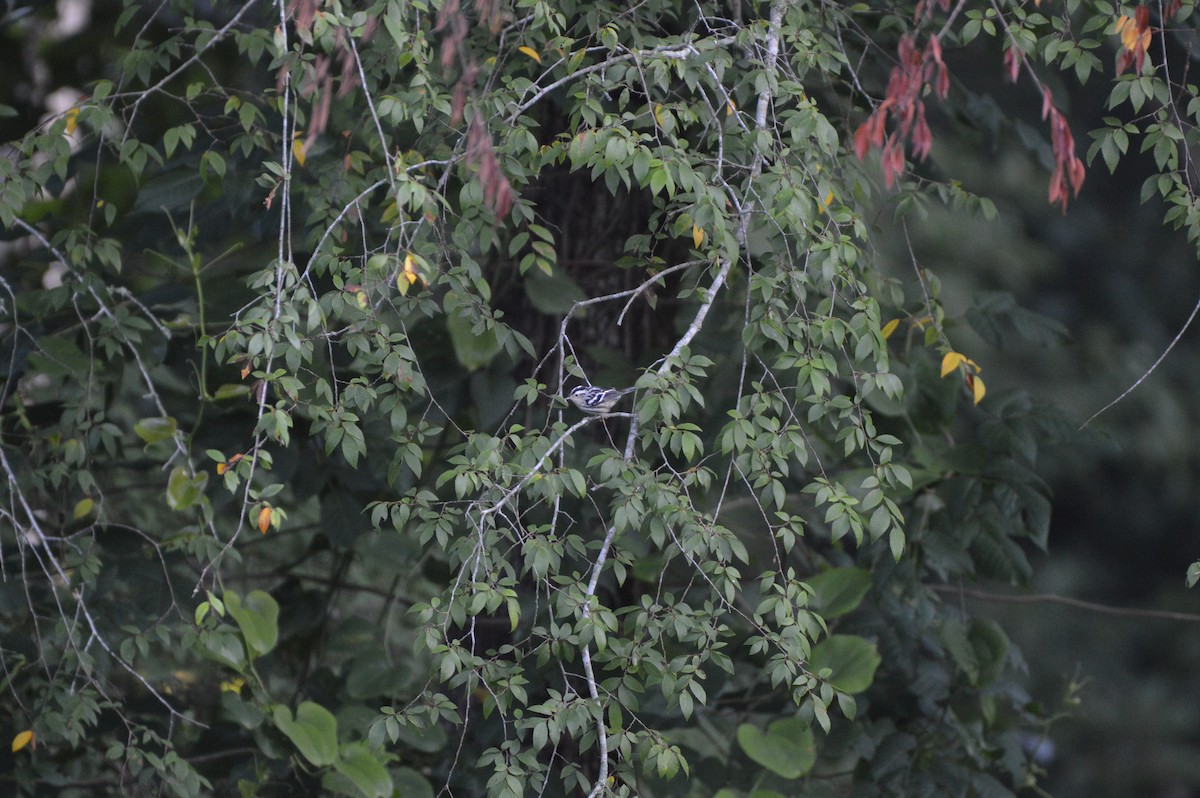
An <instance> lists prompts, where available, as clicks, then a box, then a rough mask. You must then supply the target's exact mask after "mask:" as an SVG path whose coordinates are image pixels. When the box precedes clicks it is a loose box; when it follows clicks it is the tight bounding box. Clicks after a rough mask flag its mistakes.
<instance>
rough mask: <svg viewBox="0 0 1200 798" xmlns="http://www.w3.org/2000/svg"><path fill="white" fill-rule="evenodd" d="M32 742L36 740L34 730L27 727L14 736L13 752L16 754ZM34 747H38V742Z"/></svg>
mask: <svg viewBox="0 0 1200 798" xmlns="http://www.w3.org/2000/svg"><path fill="white" fill-rule="evenodd" d="M32 742H34V735H33V730H32V729H26V730H25V731H23V732H21V733H20V734H18V735H17V736H16V737H14V738H13V741H12V750H13V753H14V754H15V753H16V752H17V751H20V750H21V749H22V748H24V747H25V746H27V745H29V744H30V743H32ZM34 748H37V744H36V743H35V744H34Z"/></svg>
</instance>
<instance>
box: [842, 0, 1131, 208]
mask: <svg viewBox="0 0 1200 798" xmlns="http://www.w3.org/2000/svg"><path fill="white" fill-rule="evenodd" d="M948 6H949V3H948V2H944V1H943V0H932V1H931V2H925V1H924V0H923V2H921V3H920V4H918V7H917V11H916V18H917V20H918V21H920V20H923V19H925V18H927V17H931V16H932V14H933V12H934V9H935V7H938V8H941V9H943V10H946V9H947V8H948ZM1143 12H1145V8H1144V7H1143V8H1139V9H1138V12H1137V15H1136V17H1135V18H1130V21H1129V26H1128V28H1129V30H1130V31H1132V32H1133V33H1132V34H1131V37H1125V38H1128V39H1129V40H1130V41H1134V42H1135V44H1136V45H1137V47H1138V49H1137V51H1136V52H1135V51H1134V50H1133V49H1127V50H1126V51H1125V53H1124V54H1123V56H1122V58H1123V59H1124V58H1125V57H1126V56H1128V58H1129V63H1130V64H1133V65H1134V66H1135V67H1136V68H1137V69H1138V70H1139V71H1140V69H1141V66H1140V65H1141V62H1142V60H1144V59H1143V58H1142V56H1144V54H1145V47H1146V45H1147V44H1148V42H1149V33H1148V29H1147V28H1146V24H1147V23H1146V22H1145V20H1148V18H1149V17H1148V14H1147V13H1143ZM999 20H1000V23H1001V25H1003V26H1004V28H1005V31H1006V33H1007V34H1008V38H1009V41H1010V46H1009V47H1008V49H1007V50H1006V51H1005V53H1004V68H1005V74H1006V75H1007V77H1008V79H1009V80H1010V81H1012V82H1013V83H1015V82H1016V81H1017V79H1018V77H1019V76H1020V73H1021V67H1022V66H1024V67H1025V68H1026V71H1027V72H1028V74H1029V75H1030V77H1031V78H1032V80H1033V81H1034V83H1036V84H1037V86H1038V88H1039V89H1040V90H1041V92H1042V118H1043V119H1046V120H1048V121H1049V122H1050V144H1051V151H1052V153H1053V156H1054V172H1053V174H1052V175H1051V177H1050V188H1049V191H1048V200H1049V202H1050V203H1051V204H1057V205H1060V206H1061V207H1062V209H1063V210H1064V211H1065V210H1066V207H1067V203H1068V201H1069V199H1070V198H1071V197H1074V196H1077V195H1078V194H1079V190H1080V188H1081V187H1082V185H1083V180H1084V166H1083V161H1082V160H1080V158H1079V157H1078V156H1077V155H1076V153H1075V138H1074V136H1073V135H1072V133H1071V129H1070V126H1069V125H1068V124H1067V119H1066V117H1065V116H1064V115H1063V113H1062V112H1061V111H1060V110H1059V109H1058V108H1057V107H1055V105H1054V101H1053V96H1052V95H1051V93H1050V90H1049V89H1048V88H1047V87H1046V86H1045V85H1044V84H1043V83H1042V82H1041V80H1040V79H1039V78H1038V76H1037V73H1036V72H1034V70H1033V69H1032V67H1030V65H1029V63H1028V60H1027V58H1026V55H1025V52H1024V51H1023V50H1022V49H1021V48H1020V47H1019V46H1018V45H1017V43H1016V39H1015V38H1014V37H1013V35H1012V33H1011V31H1009V30H1008V26H1007V23H1005V21H1004V18H1003V16H1002V15H1001V16H999ZM1143 31H1145V35H1144V36H1143V34H1142V32H1143ZM940 37H941V34H934V35H932V36H930V37H929V39H928V41H927V42H926V43H925V46H924V47H919V46H918V45H917V41H916V38H915V36H914V35H913V34H911V33H906V34H904V35H903V36H901V37H900V43H899V45H898V48H897V50H898V56H899V60H898V63H897V64H896V66H895V67H893V69H892V72H891V75H890V77H889V78H888V86H887V92H886V94H885V96H884V99H883V101H882V102H881V103H879V105H877V106H876V107H875V109H874V110H873V111H872V112H871V115H870V116H868V117H867V119H866V121H864V122H863V123H862V124H861V125H859V127H858V129H857V130H855V132H854V154H855V156H856V157H857V158H858V159H859V160H860V161H861V160H863V159H865V158H866V156H867V154H868V153H869V152H870V151H871V150H872V149H875V148H879V149H880V150H881V153H880V165H881V167H882V169H883V182H884V184H885V185H886V186H887V187H888V188H891V187H892V186H893V185H894V184H895V182H896V178H897V177H899V176H900V175H901V174H902V173H903V172H904V169H905V160H904V150H905V146H906V145H908V146H910V147H911V149H912V154H913V156H914V157H915V158H917V159H919V160H924V159H925V158H926V157H928V155H929V151H930V148H931V147H932V145H933V135H932V133H931V132H930V129H929V124H928V122H927V120H926V115H925V103H924V100H923V99H922V98H923V96H924V95H925V93H926V92H927V91H932V92H933V94H934V95H935V96H936V97H937V98H938V99H943V100H944V99H945V98H946V96H947V94H948V93H949V90H950V77H949V72H948V70H947V69H946V64H945V62H944V61H943V59H942V45H941V38H940ZM1123 37H1124V34H1123ZM889 121H890V122H891V127H892V132H891V133H890V134H889V133H888V122H889Z"/></svg>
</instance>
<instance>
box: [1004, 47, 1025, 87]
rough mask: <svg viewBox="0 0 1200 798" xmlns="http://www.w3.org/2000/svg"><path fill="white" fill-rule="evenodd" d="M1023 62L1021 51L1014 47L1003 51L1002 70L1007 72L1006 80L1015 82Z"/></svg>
mask: <svg viewBox="0 0 1200 798" xmlns="http://www.w3.org/2000/svg"><path fill="white" fill-rule="evenodd" d="M1023 60H1024V57H1023V55H1022V54H1021V51H1020V50H1018V49H1017V48H1016V47H1009V48H1008V49H1007V50H1005V51H1004V68H1005V69H1007V70H1008V79H1009V81H1010V82H1012V83H1016V82H1017V75H1018V74H1020V72H1021V62H1022V61H1023Z"/></svg>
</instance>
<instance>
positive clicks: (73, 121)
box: [67, 108, 79, 136]
mask: <svg viewBox="0 0 1200 798" xmlns="http://www.w3.org/2000/svg"><path fill="white" fill-rule="evenodd" d="M78 124H79V109H78V108H72V109H71V110H70V111H67V135H68V136H70V135H71V134H73V133H74V132H75V128H76V127H77V126H78Z"/></svg>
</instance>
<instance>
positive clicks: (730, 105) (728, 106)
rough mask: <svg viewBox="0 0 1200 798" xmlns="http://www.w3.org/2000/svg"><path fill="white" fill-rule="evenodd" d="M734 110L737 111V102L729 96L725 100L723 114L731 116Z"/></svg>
mask: <svg viewBox="0 0 1200 798" xmlns="http://www.w3.org/2000/svg"><path fill="white" fill-rule="evenodd" d="M736 111H737V103H735V102H734V101H733V98H732V97H730V98H728V99H727V100H725V116H733V114H734V112H736Z"/></svg>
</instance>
